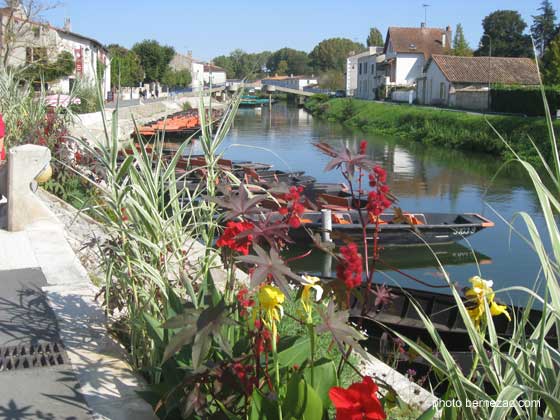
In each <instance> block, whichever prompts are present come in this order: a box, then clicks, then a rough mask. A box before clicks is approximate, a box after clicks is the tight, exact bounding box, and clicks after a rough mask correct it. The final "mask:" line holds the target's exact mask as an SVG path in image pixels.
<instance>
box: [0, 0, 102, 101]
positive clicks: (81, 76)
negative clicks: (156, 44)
mask: <svg viewBox="0 0 560 420" xmlns="http://www.w3.org/2000/svg"><path fill="white" fill-rule="evenodd" d="M0 17H1V25H0V30H1V33H0V52H1V56H2V59H3V61H4V63H3V65H4V66H13V67H24V66H26V65H30V64H33V63H36V62H39V61H40V62H41V63H45V62H47V63H52V62H54V61H56V60H57V58H58V57H59V55H60V54H61V53H62V52H63V51H65V52H68V53H70V54H71V55H72V57H73V59H74V71H73V72H72V73H71V74H69V75H67V76H64V77H61V78H59V79H58V80H54V81H51V82H49V84H48V90H49V91H51V92H53V93H63V94H68V93H69V92H70V91H71V90H72V87H73V86H74V84H75V83H76V82H78V81H81V82H85V83H87V84H90V85H92V84H94V83H95V82H96V79H97V77H99V79H100V83H101V87H102V90H103V91H104V93H105V95H108V94H109V92H110V91H111V60H110V58H109V55H108V51H107V49H106V48H105V47H104V46H103V45H102V44H101V43H100V42H98V41H97V40H95V39H93V38H90V37H87V36H84V35H80V34H77V33H75V32H72V30H71V26H70V21H69V20H68V19H67V20H66V23H65V25H64V28H57V27H54V26H51V25H49V24H48V23H42V22H33V21H30V20H29V19H28V18H27V17H26V16H25V13H24V12H23V11H22V10H21V9H13V8H9V7H7V8H3V9H0Z"/></svg>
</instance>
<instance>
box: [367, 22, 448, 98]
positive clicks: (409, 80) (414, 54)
mask: <svg viewBox="0 0 560 420" xmlns="http://www.w3.org/2000/svg"><path fill="white" fill-rule="evenodd" d="M450 49H451V27H449V26H448V27H447V28H445V29H442V28H426V27H424V26H421V27H420V28H397V27H390V28H389V29H388V31H387V38H386V39H385V47H384V49H383V53H384V54H385V61H384V62H383V65H382V66H381V65H380V66H379V69H380V74H379V77H378V80H377V82H376V85H377V86H378V87H381V86H384V87H385V88H390V87H413V86H415V84H416V79H418V78H419V77H421V76H422V72H423V69H424V65H425V64H426V63H427V62H428V60H429V59H430V58H431V57H432V55H433V54H445V53H446V52H447V51H448V50H450ZM381 70H384V71H381Z"/></svg>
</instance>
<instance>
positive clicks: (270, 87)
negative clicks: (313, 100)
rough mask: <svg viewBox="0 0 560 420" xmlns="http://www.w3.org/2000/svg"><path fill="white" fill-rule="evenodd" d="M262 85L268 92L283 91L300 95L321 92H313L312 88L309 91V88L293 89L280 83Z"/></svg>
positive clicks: (311, 94)
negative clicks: (279, 84)
mask: <svg viewBox="0 0 560 420" xmlns="http://www.w3.org/2000/svg"><path fill="white" fill-rule="evenodd" d="M262 87H263V89H264V90H265V91H266V93H274V92H283V93H287V94H290V95H299V96H313V95H316V94H317V93H319V92H313V91H312V90H308V91H307V90H299V89H292V88H287V87H284V86H278V85H265V84H263V85H262Z"/></svg>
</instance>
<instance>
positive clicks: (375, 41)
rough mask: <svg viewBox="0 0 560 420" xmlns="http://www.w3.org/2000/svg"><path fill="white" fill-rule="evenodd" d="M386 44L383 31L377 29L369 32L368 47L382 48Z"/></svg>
mask: <svg viewBox="0 0 560 420" xmlns="http://www.w3.org/2000/svg"><path fill="white" fill-rule="evenodd" d="M384 44H385V43H384V42H383V35H381V31H379V29H377V28H371V29H370V30H369V35H368V37H367V40H366V45H367V46H368V47H382V46H383V45H384Z"/></svg>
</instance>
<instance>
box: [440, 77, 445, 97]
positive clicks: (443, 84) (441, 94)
mask: <svg viewBox="0 0 560 420" xmlns="http://www.w3.org/2000/svg"><path fill="white" fill-rule="evenodd" d="M439 98H440V99H441V100H442V101H443V100H445V83H443V82H441V83H440V84H439Z"/></svg>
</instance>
